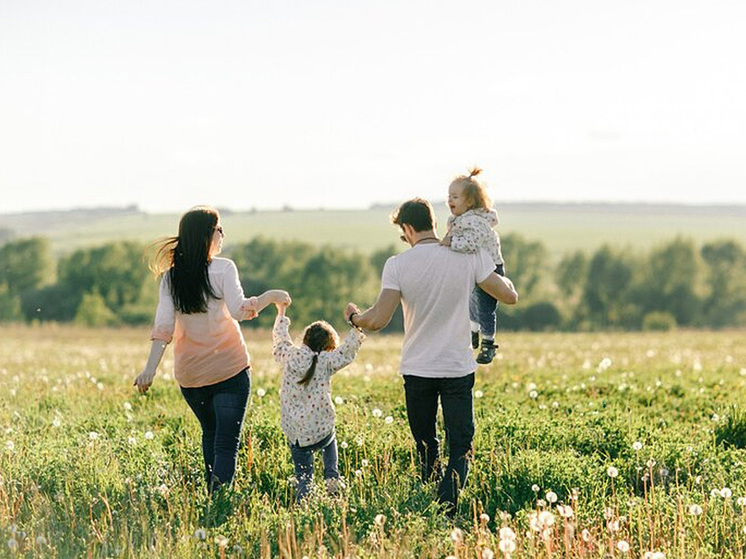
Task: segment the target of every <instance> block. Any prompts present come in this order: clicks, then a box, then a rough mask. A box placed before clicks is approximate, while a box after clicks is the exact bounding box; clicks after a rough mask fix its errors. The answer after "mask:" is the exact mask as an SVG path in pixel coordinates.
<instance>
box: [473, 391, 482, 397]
mask: <svg viewBox="0 0 746 559" xmlns="http://www.w3.org/2000/svg"><path fill="white" fill-rule="evenodd" d="M482 396H484V392H482V391H481V390H477V391H476V392H474V397H475V398H481V397H482Z"/></svg>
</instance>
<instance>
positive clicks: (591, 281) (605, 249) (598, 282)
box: [583, 245, 632, 328]
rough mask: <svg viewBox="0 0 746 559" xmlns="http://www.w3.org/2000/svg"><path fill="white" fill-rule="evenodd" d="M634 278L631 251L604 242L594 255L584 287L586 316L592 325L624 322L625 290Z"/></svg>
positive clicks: (603, 325) (604, 326)
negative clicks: (622, 250) (619, 251)
mask: <svg viewBox="0 0 746 559" xmlns="http://www.w3.org/2000/svg"><path fill="white" fill-rule="evenodd" d="M631 279H632V264H631V262H630V258H629V255H624V254H622V253H618V252H615V251H614V250H612V249H611V247H609V246H608V245H604V246H602V247H601V248H600V249H599V250H598V251H597V252H596V253H595V254H594V255H593V257H592V258H591V261H590V263H589V265H588V275H587V277H586V280H585V285H584V289H583V306H584V310H585V316H586V318H587V319H588V321H589V325H590V326H591V327H592V328H607V327H615V326H621V325H622V323H623V310H624V307H625V303H626V301H625V298H624V296H625V292H626V291H627V289H628V287H629V285H630V282H631Z"/></svg>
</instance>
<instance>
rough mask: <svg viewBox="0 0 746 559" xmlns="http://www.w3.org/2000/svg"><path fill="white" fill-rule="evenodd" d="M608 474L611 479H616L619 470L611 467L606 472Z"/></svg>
mask: <svg viewBox="0 0 746 559" xmlns="http://www.w3.org/2000/svg"><path fill="white" fill-rule="evenodd" d="M606 474H607V475H608V476H609V477H610V478H611V479H614V478H615V477H617V476H618V475H619V470H617V469H616V468H615V467H614V466H609V467H608V469H607V470H606Z"/></svg>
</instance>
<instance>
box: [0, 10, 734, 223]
mask: <svg viewBox="0 0 746 559" xmlns="http://www.w3.org/2000/svg"><path fill="white" fill-rule="evenodd" d="M745 23H746V3H743V2H736V1H725V0H714V1H710V2H704V1H698V0H680V1H675V0H649V1H638V0H632V1H628V2H624V3H622V2H598V1H597V0H595V1H594V0H569V1H567V2H550V1H549V0H543V1H540V0H523V1H521V2H512V1H511V2H508V1H504V0H500V1H471V0H466V1H462V2H442V1H438V2H424V1H416V2H415V1H406V0H405V1H402V0H397V1H390V0H382V1H378V2H358V1H349V2H341V1H331V0H319V1H316V2H301V1H299V0H286V1H278V2H255V1H249V2H234V1H226V0H218V1H214V2H200V1H195V0H182V1H178V2H177V1H168V0H152V1H149V2H143V1H132V2H101V1H100V0H70V1H63V2H55V1H51V0H47V1H38V0H5V1H4V2H2V4H0V153H2V163H1V164H0V189H1V190H2V193H3V196H2V201H1V202H0V213H10V212H21V211H29V210H43V209H66V208H76V207H95V206H123V205H130V204H136V205H138V206H139V207H140V208H142V209H144V210H146V211H150V212H159V211H168V212H170V211H182V210H184V209H186V208H188V207H190V206H192V205H195V204H198V203H209V204H212V205H215V206H220V207H227V208H231V209H236V210H243V209H251V208H258V209H270V208H281V207H284V206H290V207H293V208H320V207H323V208H365V207H368V206H370V205H372V204H375V203H390V202H398V201H401V200H403V199H406V198H409V197H412V196H417V195H419V196H425V197H428V198H430V199H432V200H442V199H444V198H445V196H446V192H447V188H448V183H449V182H450V180H451V179H452V178H453V177H454V176H455V175H456V174H458V173H462V172H464V171H466V170H467V168H468V167H469V166H470V165H473V164H477V165H479V166H480V167H482V168H483V169H484V175H483V176H484V180H485V182H486V183H487V185H488V186H489V187H490V193H491V195H492V196H493V198H494V200H495V202H496V203H497V204H498V205H499V203H500V201H609V202H613V201H630V202H632V201H634V202H639V201H642V202H681V203H688V204H689V203H690V204H746V188H744V185H745V184H746V163H745V161H746V158H745V157H744V154H745V153H746V136H745V134H746V132H745V131H746V104H744V102H743V100H744V99H745V98H746V73H745V72H744V71H743V61H742V58H743V53H744V52H746V39H744V34H743V32H742V31H743V28H744V24H745Z"/></svg>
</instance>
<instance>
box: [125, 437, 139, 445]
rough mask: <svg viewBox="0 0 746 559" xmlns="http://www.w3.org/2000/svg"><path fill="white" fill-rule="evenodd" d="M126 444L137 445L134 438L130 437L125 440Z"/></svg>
mask: <svg viewBox="0 0 746 559" xmlns="http://www.w3.org/2000/svg"><path fill="white" fill-rule="evenodd" d="M127 442H128V443H129V444H131V445H135V444H137V439H136V438H135V437H130V438H129V439H127Z"/></svg>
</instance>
